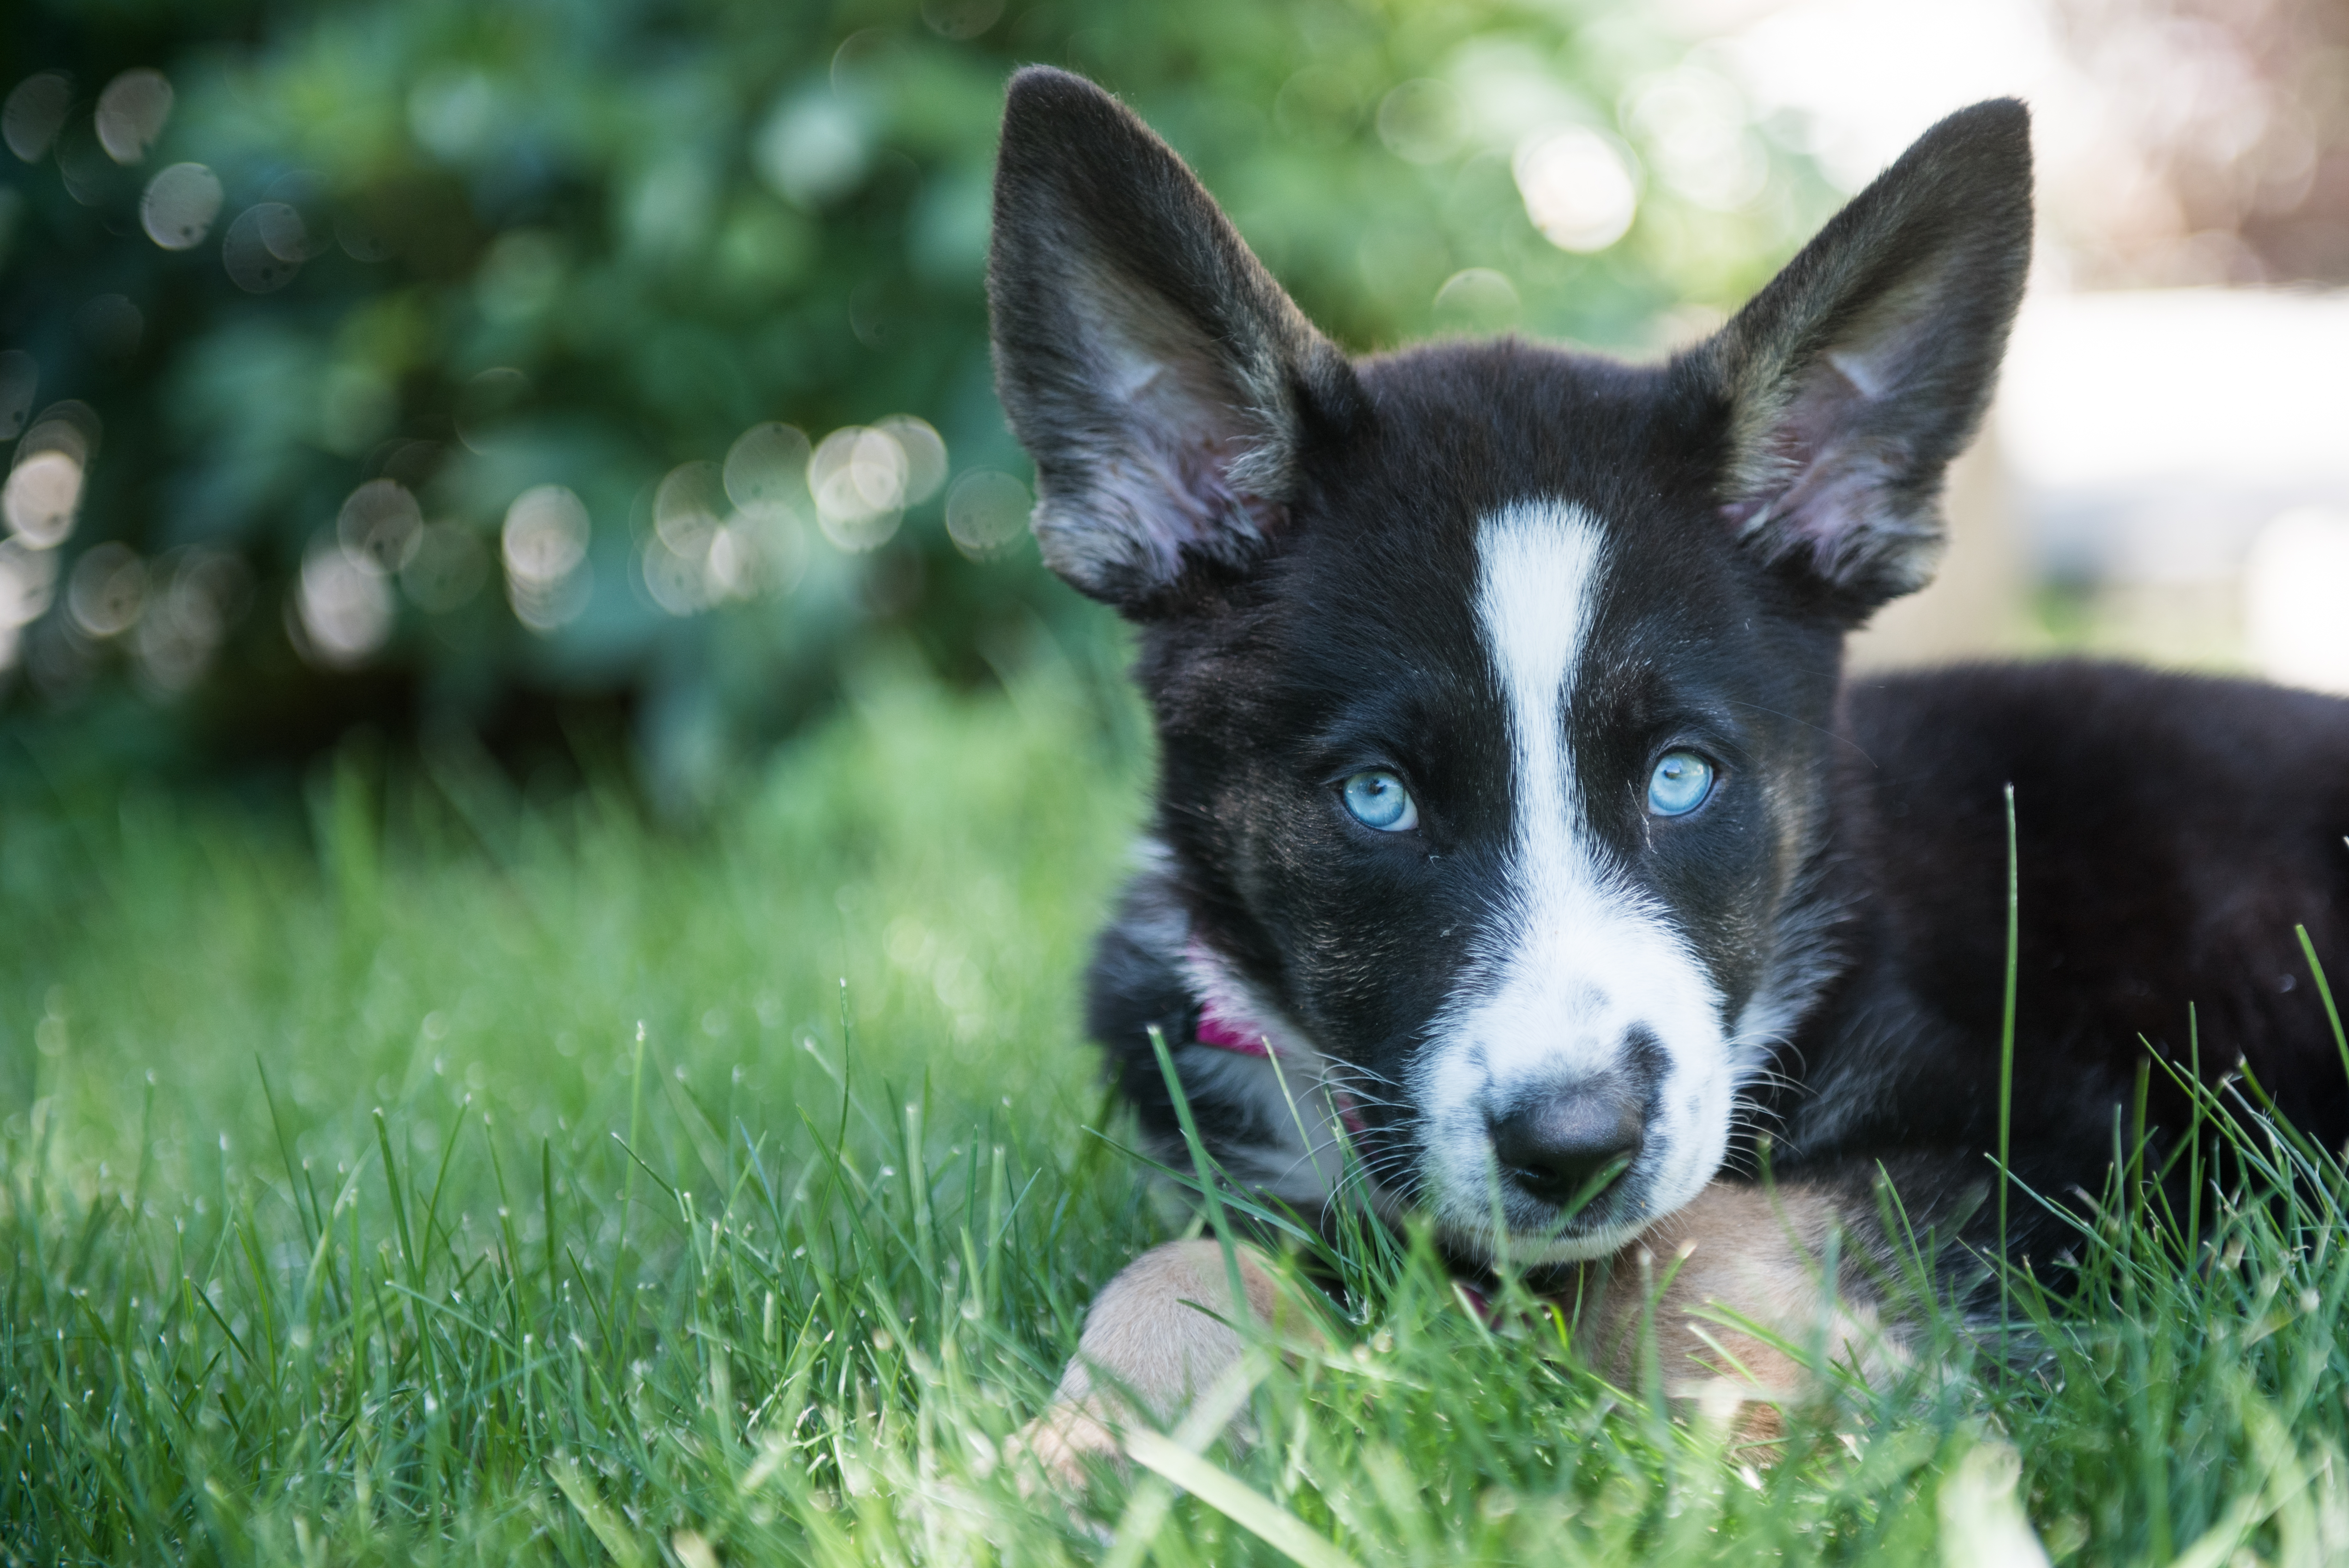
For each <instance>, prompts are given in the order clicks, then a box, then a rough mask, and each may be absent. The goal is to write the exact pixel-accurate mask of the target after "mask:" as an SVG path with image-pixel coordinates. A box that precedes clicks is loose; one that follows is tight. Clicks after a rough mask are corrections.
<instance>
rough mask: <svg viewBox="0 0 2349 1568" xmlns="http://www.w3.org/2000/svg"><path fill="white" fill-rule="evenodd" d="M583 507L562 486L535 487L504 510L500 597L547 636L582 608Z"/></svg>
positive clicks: (585, 586)
mask: <svg viewBox="0 0 2349 1568" xmlns="http://www.w3.org/2000/svg"><path fill="white" fill-rule="evenodd" d="M588 531H589V524H588V518H587V507H586V504H585V502H583V501H582V500H580V499H579V497H578V496H577V495H576V494H574V492H573V491H571V490H568V489H566V488H565V487H564V486H562V485H539V486H536V487H535V488H533V489H531V490H524V491H523V493H522V494H521V495H519V496H516V497H515V498H514V502H513V504H512V506H510V507H508V508H507V509H506V521H505V529H504V531H503V542H502V555H503V557H504V559H505V566H506V596H507V598H508V599H509V600H510V601H511V602H512V605H513V612H514V614H515V616H516V618H518V619H519V620H520V621H521V622H522V624H523V625H525V626H528V627H529V628H530V629H531V630H532V631H533V632H542V633H543V632H551V631H554V629H555V628H556V627H558V626H561V625H563V624H564V623H565V622H568V621H570V620H572V619H573V618H574V617H575V616H576V615H577V614H579V612H580V611H582V610H584V609H585V608H586V606H587V595H588V592H589V589H590V587H591V586H592V583H591V581H590V578H589V574H588V573H587V570H586V565H587V535H588Z"/></svg>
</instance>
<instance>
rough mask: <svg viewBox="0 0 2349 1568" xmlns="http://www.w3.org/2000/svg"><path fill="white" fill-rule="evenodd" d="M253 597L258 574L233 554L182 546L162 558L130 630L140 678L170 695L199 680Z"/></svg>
mask: <svg viewBox="0 0 2349 1568" xmlns="http://www.w3.org/2000/svg"><path fill="white" fill-rule="evenodd" d="M252 596H253V583H252V579H251V578H250V576H248V574H247V573H246V572H245V568H244V564H243V562H240V561H239V560H237V558H236V557H235V556H233V555H228V554H224V553H222V552H219V551H216V550H202V549H181V550H175V551H170V552H165V553H164V554H163V555H161V556H160V557H158V558H157V559H156V561H155V562H154V563H153V564H152V565H151V566H150V568H149V569H148V572H147V607H146V611H145V613H144V614H141V615H140V617H139V623H138V625H137V626H136V627H135V628H134V629H133V630H132V632H131V634H130V651H131V655H132V657H133V659H134V660H135V661H136V665H137V668H138V671H139V674H140V677H141V678H142V679H143V680H144V681H145V682H146V684H147V685H148V686H149V687H150V689H151V690H153V691H155V692H157V693H159V694H160V695H162V696H172V695H175V694H177V693H179V692H182V691H185V690H187V689H188V688H189V687H190V686H193V685H195V684H196V682H197V681H198V680H199V679H200V678H202V676H203V673H204V671H205V670H206V669H207V668H208V667H209V666H210V665H211V664H212V655H213V653H214V652H215V651H217V650H218V648H219V647H220V644H221V638H222V635H223V634H225V633H226V632H227V630H228V627H229V625H230V624H231V623H232V622H233V621H234V620H235V619H236V617H237V616H239V615H241V614H243V612H244V607H245V605H246V604H247V603H249V602H250V600H251V599H252Z"/></svg>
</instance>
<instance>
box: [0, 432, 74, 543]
mask: <svg viewBox="0 0 2349 1568" xmlns="http://www.w3.org/2000/svg"><path fill="white" fill-rule="evenodd" d="M81 486H82V465H81V461H80V459H78V458H76V457H75V456H74V455H73V454H72V453H71V452H62V451H57V450H55V449H51V450H48V451H38V452H34V453H32V454H31V455H30V456H28V457H26V458H25V459H24V460H22V461H21V462H19V463H18V464H17V465H16V468H15V469H11V470H10V472H9V474H8V482H7V484H6V485H5V487H0V514H5V517H6V518H7V521H8V530H9V531H10V532H11V533H14V534H15V535H16V537H17V538H19V539H21V540H23V541H24V542H26V544H28V545H30V546H32V547H33V548H34V549H36V550H48V549H52V548H54V547H55V546H57V545H58V544H61V543H63V542H65V538H66V535H67V534H69V533H71V532H72V531H73V526H74V519H75V517H76V515H77V514H78V512H79V511H80V508H81Z"/></svg>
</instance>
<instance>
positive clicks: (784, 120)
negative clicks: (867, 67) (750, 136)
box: [750, 92, 872, 211]
mask: <svg viewBox="0 0 2349 1568" xmlns="http://www.w3.org/2000/svg"><path fill="white" fill-rule="evenodd" d="M871 159H872V149H871V147H870V145H869V138H868V136H867V134H866V131H865V128H864V120H863V119H862V118H861V117H860V116H859V115H858V114H857V113H856V111H855V109H854V108H852V107H851V106H850V105H849V104H847V103H844V102H843V101H842V100H841V99H840V98H839V97H838V96H836V95H835V94H833V93H830V92H818V93H806V94H802V95H801V96H799V97H796V98H789V99H786V100H785V101H783V102H782V103H780V104H778V105H776V106H775V108H774V110H773V112H771V114H769V115H768V117H767V119H766V123H765V124H763V125H762V126H761V127H760V129H759V132H758V135H757V137H756V139H754V140H753V142H752V143H751V147H750V160H751V162H752V163H753V165H755V166H756V167H757V169H758V170H759V173H760V175H761V177H762V178H763V179H765V181H767V183H768V184H769V185H771V186H772V187H773V188H774V191H775V193H776V194H777V195H779V196H781V197H782V199H783V200H784V201H789V202H790V203H791V204H792V206H794V207H798V208H801V209H802V210H807V211H812V210H814V209H816V208H818V207H821V206H823V204H824V203H825V202H827V201H832V200H833V199H834V198H836V197H839V196H844V195H846V194H847V193H848V192H849V191H852V190H854V189H855V187H856V186H857V185H858V184H859V183H860V182H861V181H863V180H864V170H865V167H866V165H867V164H868V163H869V162H870V161H871Z"/></svg>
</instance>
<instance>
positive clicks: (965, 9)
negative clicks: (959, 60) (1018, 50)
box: [922, 0, 1003, 42]
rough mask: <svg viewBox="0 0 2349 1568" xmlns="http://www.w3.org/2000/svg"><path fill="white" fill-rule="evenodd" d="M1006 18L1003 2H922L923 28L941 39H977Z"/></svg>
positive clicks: (998, 0) (991, 0)
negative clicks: (1000, 18) (998, 20)
mask: <svg viewBox="0 0 2349 1568" xmlns="http://www.w3.org/2000/svg"><path fill="white" fill-rule="evenodd" d="M1001 15H1003V0H922V25H923V26H926V27H927V28H929V30H930V31H931V32H933V33H936V35H937V36H939V37H941V38H952V39H954V40H956V41H957V42H960V41H961V40H963V39H965V38H976V37H978V36H979V35H980V34H981V33H984V32H986V31H987V30H988V28H989V27H992V26H995V23H996V20H997V18H999V17H1000V16H1001Z"/></svg>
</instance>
